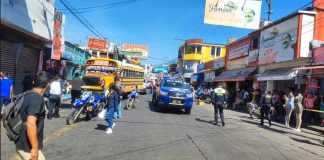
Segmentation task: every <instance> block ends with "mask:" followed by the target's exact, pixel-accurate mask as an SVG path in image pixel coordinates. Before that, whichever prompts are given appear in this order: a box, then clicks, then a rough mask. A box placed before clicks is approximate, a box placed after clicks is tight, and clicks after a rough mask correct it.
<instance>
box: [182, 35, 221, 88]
mask: <svg viewBox="0 0 324 160" xmlns="http://www.w3.org/2000/svg"><path fill="white" fill-rule="evenodd" d="M225 53H226V48H225V45H222V44H207V43H204V42H203V40H202V39H190V40H186V41H185V43H184V44H183V45H182V46H181V47H180V48H179V53H178V64H179V65H178V67H179V71H180V73H182V74H183V76H184V78H185V79H186V81H187V82H190V79H191V77H192V75H193V74H195V73H197V68H198V65H199V64H201V63H206V62H209V61H212V60H215V59H218V58H221V57H224V56H225Z"/></svg>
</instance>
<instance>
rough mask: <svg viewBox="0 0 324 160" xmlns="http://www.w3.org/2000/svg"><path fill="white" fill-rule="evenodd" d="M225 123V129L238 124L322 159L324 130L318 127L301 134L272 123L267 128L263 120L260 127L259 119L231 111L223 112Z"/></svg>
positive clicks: (303, 130) (202, 106) (207, 107)
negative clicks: (263, 124) (262, 124)
mask: <svg viewBox="0 0 324 160" xmlns="http://www.w3.org/2000/svg"><path fill="white" fill-rule="evenodd" d="M197 107H199V108H202V109H207V110H209V111H210V112H214V111H213V107H212V106H211V105H209V104H204V105H199V106H197ZM212 114H213V113H212ZM224 114H225V121H226V122H228V123H227V125H226V126H225V127H231V126H230V125H231V123H232V124H235V123H239V124H240V125H242V126H243V125H244V128H246V129H251V130H255V131H256V132H260V134H262V135H263V136H264V137H265V138H267V139H269V140H270V139H271V140H272V141H276V142H278V144H283V145H295V146H298V148H300V149H302V150H305V151H307V152H310V153H312V154H315V155H320V156H323V158H324V145H323V141H324V128H323V127H319V126H309V127H308V128H311V129H306V128H302V132H297V131H295V130H294V129H293V128H286V127H285V125H283V124H280V123H276V122H272V126H271V127H269V126H268V121H267V120H265V126H263V127H262V126H260V125H259V123H260V119H256V118H255V119H251V118H249V115H248V114H247V113H241V112H236V111H233V110H228V109H226V110H224Z"/></svg>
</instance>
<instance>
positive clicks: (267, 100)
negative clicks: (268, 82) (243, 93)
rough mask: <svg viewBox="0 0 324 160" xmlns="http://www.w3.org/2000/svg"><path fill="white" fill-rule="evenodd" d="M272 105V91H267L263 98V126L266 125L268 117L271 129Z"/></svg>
mask: <svg viewBox="0 0 324 160" xmlns="http://www.w3.org/2000/svg"><path fill="white" fill-rule="evenodd" d="M271 105H272V94H271V91H266V92H265V94H264V95H263V96H262V98H261V123H260V124H261V126H263V124H264V118H265V117H266V118H267V119H268V122H269V127H271V107H272V106H271Z"/></svg>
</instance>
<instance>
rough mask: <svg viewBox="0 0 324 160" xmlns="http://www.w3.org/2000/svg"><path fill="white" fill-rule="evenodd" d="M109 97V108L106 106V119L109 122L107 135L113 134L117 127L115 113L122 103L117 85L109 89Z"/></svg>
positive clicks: (112, 85)
mask: <svg viewBox="0 0 324 160" xmlns="http://www.w3.org/2000/svg"><path fill="white" fill-rule="evenodd" d="M109 90H110V91H109V95H108V98H107V106H106V109H107V111H106V115H105V119H106V122H107V130H106V133H107V134H111V133H112V129H113V128H114V126H115V123H114V113H115V112H116V110H117V108H118V104H119V102H120V97H119V94H118V87H117V86H116V85H115V84H111V85H110V87H109Z"/></svg>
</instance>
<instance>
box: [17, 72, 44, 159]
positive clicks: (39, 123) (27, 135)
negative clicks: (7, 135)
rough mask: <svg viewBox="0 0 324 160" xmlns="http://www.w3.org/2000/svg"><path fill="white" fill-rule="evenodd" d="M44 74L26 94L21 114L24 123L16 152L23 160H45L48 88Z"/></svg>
mask: <svg viewBox="0 0 324 160" xmlns="http://www.w3.org/2000/svg"><path fill="white" fill-rule="evenodd" d="M47 81H48V79H47V76H46V74H45V73H44V72H43V73H41V74H40V75H39V76H38V77H37V78H36V79H35V80H34V86H33V88H32V90H31V92H30V93H28V94H26V95H25V97H24V101H23V104H22V108H21V109H22V110H21V112H20V114H21V118H22V121H23V123H25V125H24V127H23V128H22V130H21V132H20V135H19V139H18V140H17V141H16V142H15V144H16V150H17V153H18V155H19V157H20V158H21V159H22V160H45V157H44V155H43V153H42V149H43V137H44V135H43V134H44V119H45V106H44V99H43V97H42V96H43V94H44V92H45V90H46V87H47Z"/></svg>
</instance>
